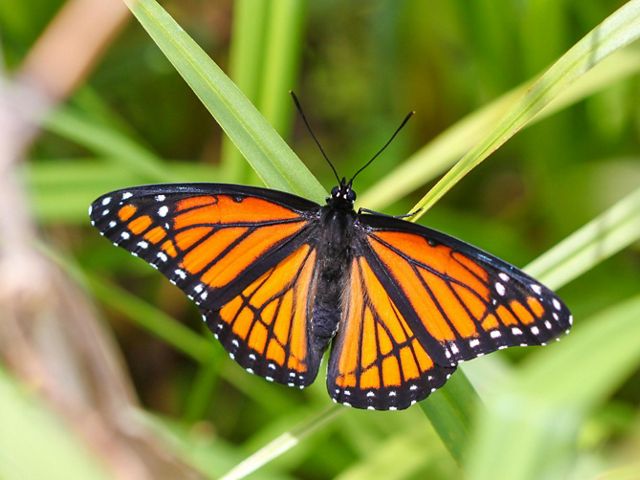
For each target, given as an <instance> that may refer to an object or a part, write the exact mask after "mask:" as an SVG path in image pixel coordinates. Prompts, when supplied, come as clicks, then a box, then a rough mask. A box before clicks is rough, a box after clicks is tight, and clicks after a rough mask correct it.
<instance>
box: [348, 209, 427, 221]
mask: <svg viewBox="0 0 640 480" xmlns="http://www.w3.org/2000/svg"><path fill="white" fill-rule="evenodd" d="M421 211H422V208H420V209H418V210H416V211H415V212H409V213H405V214H404V215H388V214H386V213H381V212H376V211H375V210H369V209H368V208H360V209H358V215H361V214H363V213H367V214H373V215H380V216H383V217H391V218H398V219H400V220H404V219H406V218H411V217H415V216H416V215H417V214H418V213H420V212H421Z"/></svg>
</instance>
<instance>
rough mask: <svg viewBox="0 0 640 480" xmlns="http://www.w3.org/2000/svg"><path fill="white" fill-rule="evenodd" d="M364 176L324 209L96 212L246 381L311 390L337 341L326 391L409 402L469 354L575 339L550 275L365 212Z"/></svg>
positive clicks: (378, 405)
mask: <svg viewBox="0 0 640 480" xmlns="http://www.w3.org/2000/svg"><path fill="white" fill-rule="evenodd" d="M296 104H297V101H296ZM301 113H302V112H301ZM409 116H410V115H409ZM409 116H407V118H406V119H405V122H406V121H407V120H408V118H409ZM303 118H304V115H303ZM304 120H305V123H307V121H306V118H305V119H304ZM405 122H403V125H404V123H405ZM307 125H308V124H307ZM401 127H402V126H401ZM401 127H400V128H401ZM400 128H399V129H398V130H396V133H394V135H393V136H392V137H391V139H393V137H394V136H395V135H396V134H397V133H398V131H399V130H400ZM312 135H313V134H312ZM314 139H315V137H314ZM316 141H317V140H316ZM390 141H391V140H389V142H390ZM389 142H387V144H385V147H386V145H388V143H389ZM383 149H384V147H383ZM383 149H381V150H380V151H379V152H378V153H377V154H376V155H375V156H374V157H373V158H375V157H376V156H377V155H378V154H380V153H381V152H382V150H383ZM323 155H324V152H323ZM325 158H326V155H325ZM373 158H372V160H373ZM327 160H328V159H327ZM370 162H371V161H369V162H368V163H370ZM368 163H367V165H368ZM365 166H366V165H365ZM363 168H364V167H363ZM332 169H333V170H334V173H335V168H333V166H332ZM361 170H362V169H360V170H359V171H358V172H357V173H359V172H360V171H361ZM357 173H356V175H357ZM336 176H337V175H336ZM354 177H355V175H354ZM352 181H353V178H352V179H351V180H350V181H346V180H345V179H344V178H342V179H341V180H339V184H338V185H337V186H336V187H334V188H333V190H332V192H331V195H330V196H329V197H328V198H327V200H326V202H327V203H326V205H323V206H321V205H319V204H317V203H315V202H312V201H310V200H306V199H304V198H301V197H298V196H295V195H292V194H289V193H285V192H280V191H275V190H270V189H265V188H257V187H248V186H239V185H226V184H207V183H200V184H173V185H172V184H168V185H149V186H139V187H133V188H128V189H124V190H118V191H115V192H111V193H108V194H106V195H103V196H101V197H99V198H98V199H97V200H96V201H95V202H93V204H92V205H91V207H90V209H89V213H90V217H91V223H92V224H93V225H94V226H95V227H96V228H98V230H99V231H100V233H101V234H102V235H105V236H106V237H107V238H109V239H110V240H111V241H112V242H114V244H115V245H117V246H120V247H123V248H125V249H126V250H128V251H129V252H131V253H132V254H133V255H135V256H139V257H141V258H142V259H143V260H145V261H147V262H148V263H150V264H151V265H152V266H153V267H155V268H157V269H158V270H160V272H162V273H163V274H164V275H165V276H166V277H168V278H169V280H170V281H171V282H172V283H174V284H176V285H177V286H178V287H179V288H181V289H182V290H183V291H184V292H185V293H186V294H187V296H188V297H189V298H190V299H192V300H193V301H194V302H195V303H196V304H197V305H198V307H199V309H200V311H201V313H202V316H203V319H204V320H205V321H206V323H207V325H208V327H209V328H210V329H211V331H212V332H213V334H214V336H215V337H216V338H217V339H218V340H219V341H220V342H221V343H222V345H223V347H224V348H225V349H226V350H227V352H228V353H229V355H230V356H231V358H233V359H234V360H235V361H236V362H238V363H239V364H240V365H241V366H242V367H244V368H245V369H246V370H247V371H249V372H250V373H254V374H256V375H260V376H262V377H264V378H266V379H267V380H269V381H274V382H278V383H282V384H285V385H288V386H290V387H299V388H304V387H306V386H308V385H310V384H311V383H312V382H313V381H314V379H315V377H316V375H317V373H318V368H319V365H320V361H321V358H322V356H323V354H324V352H325V350H326V349H327V348H328V347H329V345H330V344H331V353H330V357H329V367H328V374H327V387H328V390H329V394H330V395H331V397H332V398H333V400H334V401H336V402H339V403H342V404H344V405H347V406H353V407H356V408H366V409H377V410H400V409H404V408H407V407H409V406H410V405H413V404H414V403H416V402H417V401H419V400H422V399H423V398H425V397H427V396H428V395H429V394H430V393H432V392H434V391H435V390H436V389H438V388H439V387H441V386H442V385H444V383H445V382H446V381H447V379H448V378H449V377H450V376H451V374H452V373H453V372H454V371H455V369H456V366H457V365H458V364H459V363H460V362H462V361H464V360H470V359H472V358H475V357H479V356H481V355H484V354H486V353H489V352H493V351H495V350H500V349H503V348H507V347H511V346H529V345H544V344H545V343H546V342H548V341H549V340H552V339H554V338H557V337H558V336H559V335H560V334H562V333H563V332H568V330H569V328H570V327H571V323H572V316H571V314H570V312H569V310H568V309H567V307H566V306H565V305H564V304H563V303H562V301H561V300H560V299H559V298H558V297H557V296H556V295H555V294H554V293H553V292H551V291H550V290H549V289H548V288H546V287H545V286H543V285H542V284H540V283H539V282H538V281H536V280H534V279H533V278H531V277H530V276H528V275H527V274H525V273H524V272H522V271H521V270H519V269H517V268H516V267H514V266H512V265H510V264H508V263H506V262H504V261H502V260H500V259H498V258H496V257H494V256H492V255H490V254H488V253H485V252H483V251H482V250H480V249H478V248H476V247H473V246H471V245H468V244H466V243H464V242H462V241H460V240H457V239H455V238H453V237H450V236H448V235H445V234H443V233H440V232H437V231H435V230H432V229H429V228H426V227H423V226H420V225H416V224H414V223H411V222H407V221H404V220H401V219H399V218H394V217H388V216H384V215H380V214H375V213H364V212H363V211H359V212H356V211H355V210H354V208H353V204H354V201H355V198H356V194H355V192H354V191H353V189H352Z"/></svg>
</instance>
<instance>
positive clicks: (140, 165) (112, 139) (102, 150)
mask: <svg viewBox="0 0 640 480" xmlns="http://www.w3.org/2000/svg"><path fill="white" fill-rule="evenodd" d="M43 127H44V128H45V129H46V130H48V131H50V132H53V133H56V134H58V135H60V136H62V137H64V138H67V139H69V140H73V141H75V142H77V143H78V144H79V145H82V146H84V147H86V148H88V149H89V150H91V151H93V152H95V153H97V154H100V155H103V156H105V157H108V158H110V159H112V160H113V161H114V162H117V163H118V164H119V165H120V166H121V167H126V168H127V169H130V170H133V171H135V172H136V173H138V174H139V175H140V176H141V177H144V178H146V179H147V181H155V182H170V181H174V182H175V181H176V178H171V177H170V176H169V175H168V174H167V171H166V169H165V167H164V165H163V162H162V160H161V159H160V158H159V157H157V156H156V155H154V154H153V153H152V152H151V151H149V150H148V149H146V148H144V147H142V146H140V145H139V144H137V143H135V142H133V141H132V140H130V139H129V138H127V137H126V136H125V135H123V134H122V133H120V132H118V131H116V130H113V129H111V128H108V127H105V126H102V125H96V124H95V123H93V122H92V121H91V120H90V119H87V118H83V117H82V116H81V115H78V114H77V113H75V112H73V111H72V110H71V109H68V108H58V109H56V110H55V111H53V112H52V113H51V114H50V115H49V116H48V117H47V118H46V119H45V122H44V125H43Z"/></svg>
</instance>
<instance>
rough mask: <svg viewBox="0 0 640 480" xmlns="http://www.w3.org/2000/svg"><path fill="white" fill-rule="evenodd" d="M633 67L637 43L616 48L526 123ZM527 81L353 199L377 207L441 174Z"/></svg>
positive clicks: (638, 57) (639, 59)
mask: <svg viewBox="0 0 640 480" xmlns="http://www.w3.org/2000/svg"><path fill="white" fill-rule="evenodd" d="M638 71H640V52H639V51H638V49H637V47H636V46H635V45H634V46H630V47H627V48H625V49H623V50H620V51H619V52H616V53H615V54H613V55H612V56H611V57H609V58H607V59H605V60H603V61H602V62H601V63H599V64H597V65H596V66H595V67H594V68H593V70H591V71H589V72H588V73H586V74H585V75H584V76H583V77H581V78H579V79H577V80H576V82H575V83H574V84H572V85H571V86H570V87H568V88H567V89H566V90H565V91H564V92H562V94H560V95H559V96H558V97H557V98H555V99H554V100H553V101H551V102H550V103H549V105H548V106H547V107H545V108H543V109H542V111H540V112H539V113H538V114H537V115H535V116H534V118H532V119H531V121H530V122H529V123H528V124H527V125H526V126H529V125H533V124H535V123H537V122H538V121H540V120H542V119H544V118H547V117H548V116H550V115H552V114H554V113H556V112H558V111H560V110H562V109H564V108H566V107H568V106H570V105H572V104H574V103H576V102H578V101H580V100H583V99H584V98H586V97H588V96H589V95H592V94H593V93H595V92H598V91H600V90H602V89H603V88H605V87H608V86H610V85H612V84H613V83H614V82H616V81H619V80H622V79H624V78H627V77H628V76H630V75H633V74H634V73H637V72H638ZM532 83H533V81H528V82H526V83H524V84H523V85H520V86H518V87H516V88H515V89H513V90H511V91H509V92H507V93H505V94H504V95H502V96H501V97H500V98H498V99H496V100H494V101H492V102H491V103H490V104H489V105H487V106H485V107H483V108H481V109H479V110H476V111H475V112H473V113H471V114H469V115H468V116H466V117H465V118H463V119H462V120H460V121H458V122H457V123H456V124H454V125H452V126H451V127H449V128H448V129H447V130H445V131H444V132H442V133H441V134H440V135H438V136H437V137H436V138H434V139H433V140H432V141H431V142H429V143H428V144H427V145H425V146H424V147H423V148H421V149H420V150H418V151H417V152H416V153H414V154H413V155H411V156H410V157H409V158H408V159H407V160H406V161H404V162H403V163H402V164H401V165H400V166H398V167H397V168H395V169H394V170H393V171H392V172H389V173H388V174H387V175H384V177H383V178H381V179H380V180H379V181H378V182H376V183H374V184H373V185H372V186H370V187H369V188H368V189H367V190H365V191H364V192H362V193H361V194H360V195H359V204H360V205H363V206H365V207H367V208H371V209H373V210H382V209H383V208H384V207H386V206H388V205H390V204H391V203H393V202H395V201H397V200H399V199H400V198H402V197H404V196H405V195H407V194H409V193H411V192H413V191H415V190H417V189H418V188H420V187H421V186H423V185H425V184H426V183H428V182H429V181H431V180H433V179H434V178H436V177H437V176H438V175H440V174H442V173H444V172H445V171H446V170H447V168H450V167H451V166H452V165H453V164H454V163H455V162H456V160H457V159H458V158H459V157H460V156H461V155H463V154H464V152H466V151H468V150H469V149H471V148H472V147H473V146H474V145H475V144H476V143H478V142H479V141H480V140H481V139H482V138H483V137H484V136H486V135H487V134H488V132H489V130H490V129H491V127H492V126H493V125H495V124H496V123H497V122H499V121H500V119H501V118H503V117H504V115H505V114H506V113H507V112H508V111H509V109H510V108H511V107H513V105H514V104H515V102H516V101H517V100H518V99H520V98H521V97H522V96H523V95H524V94H525V93H526V92H527V89H528V88H529V87H530V86H531V84H532Z"/></svg>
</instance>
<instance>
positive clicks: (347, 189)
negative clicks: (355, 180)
mask: <svg viewBox="0 0 640 480" xmlns="http://www.w3.org/2000/svg"><path fill="white" fill-rule="evenodd" d="M355 201H356V192H355V191H354V190H353V188H351V182H347V179H346V178H344V177H343V178H342V180H340V184H339V185H336V186H335V187H333V188H332V189H331V196H330V197H328V198H327V205H329V206H331V207H334V208H340V209H346V210H352V209H353V202H355Z"/></svg>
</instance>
